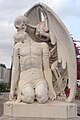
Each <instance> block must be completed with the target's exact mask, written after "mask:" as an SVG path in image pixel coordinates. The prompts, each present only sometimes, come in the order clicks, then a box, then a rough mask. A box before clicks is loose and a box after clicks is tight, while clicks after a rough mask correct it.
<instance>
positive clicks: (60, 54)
mask: <svg viewBox="0 0 80 120" xmlns="http://www.w3.org/2000/svg"><path fill="white" fill-rule="evenodd" d="M40 11H43V14H45V16H47V22H48V29H49V36H50V39H51V43H52V44H53V46H55V45H56V46H57V47H56V49H57V62H58V63H61V65H62V68H63V69H66V68H67V71H68V79H69V88H70V95H69V97H68V98H67V100H66V101H67V102H71V101H73V99H74V97H75V92H76V80H77V75H76V73H77V72H76V71H77V70H76V68H77V67H76V56H75V49H74V45H73V42H72V39H71V37H70V34H69V32H68V30H67V28H66V27H65V25H64V24H63V23H62V21H61V20H60V19H59V18H58V16H57V15H56V14H55V13H54V12H53V11H52V10H51V9H50V8H49V7H48V6H46V5H45V4H42V3H39V4H36V5H35V6H33V7H32V8H31V9H30V10H29V11H28V12H27V13H25V16H26V17H27V18H28V23H29V24H32V25H37V24H39V23H40V22H41V15H40ZM48 41H49V39H48Z"/></svg>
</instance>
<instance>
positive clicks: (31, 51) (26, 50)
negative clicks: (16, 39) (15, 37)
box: [20, 43, 42, 56]
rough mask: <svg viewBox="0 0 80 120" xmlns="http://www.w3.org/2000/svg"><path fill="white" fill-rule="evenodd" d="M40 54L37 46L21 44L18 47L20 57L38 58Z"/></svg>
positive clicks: (39, 48)
mask: <svg viewBox="0 0 80 120" xmlns="http://www.w3.org/2000/svg"><path fill="white" fill-rule="evenodd" d="M41 53H42V50H41V47H40V45H39V44H36V43H32V44H26V43H25V44H23V45H22V46H21V47H20V55H21V56H29V55H37V56H40V55H41Z"/></svg>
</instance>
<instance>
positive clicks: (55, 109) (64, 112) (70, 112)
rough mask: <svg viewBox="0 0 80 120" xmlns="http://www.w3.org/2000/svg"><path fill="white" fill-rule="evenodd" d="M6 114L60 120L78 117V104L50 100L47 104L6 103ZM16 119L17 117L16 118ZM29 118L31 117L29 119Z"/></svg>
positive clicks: (14, 116)
mask: <svg viewBox="0 0 80 120" xmlns="http://www.w3.org/2000/svg"><path fill="white" fill-rule="evenodd" d="M4 116H9V117H10V116H11V117H13V118H18V117H19V118H26V119H27V118H31V119H30V120H33V118H34V119H35V118H37V119H36V120H38V118H39V119H41V120H42V119H43V120H44V118H46V119H48V120H49V119H53V120H54V119H55V120H58V118H59V119H60V120H63V119H67V118H76V117H77V105H76V104H73V103H65V102H59V101H49V102H47V103H45V104H39V103H36V102H34V103H33V104H27V103H14V102H10V101H8V102H5V103H4ZM15 120H16V119H15ZM28 120H29V119H28Z"/></svg>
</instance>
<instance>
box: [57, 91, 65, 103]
mask: <svg viewBox="0 0 80 120" xmlns="http://www.w3.org/2000/svg"><path fill="white" fill-rule="evenodd" d="M57 99H58V100H60V101H65V100H66V95H65V93H64V92H62V93H60V95H59V96H57Z"/></svg>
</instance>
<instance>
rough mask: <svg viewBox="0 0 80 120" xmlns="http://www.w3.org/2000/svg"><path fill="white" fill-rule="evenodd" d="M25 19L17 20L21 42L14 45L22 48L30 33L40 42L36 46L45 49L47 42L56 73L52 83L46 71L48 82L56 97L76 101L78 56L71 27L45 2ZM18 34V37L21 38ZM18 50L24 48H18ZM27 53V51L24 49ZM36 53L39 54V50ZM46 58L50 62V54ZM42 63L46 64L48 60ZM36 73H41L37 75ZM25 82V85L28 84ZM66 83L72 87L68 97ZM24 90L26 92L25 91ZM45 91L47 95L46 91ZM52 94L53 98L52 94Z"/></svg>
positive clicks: (52, 68)
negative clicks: (66, 25)
mask: <svg viewBox="0 0 80 120" xmlns="http://www.w3.org/2000/svg"><path fill="white" fill-rule="evenodd" d="M24 18H25V20H24V21H23V22H21V23H20V22H19V23H18V22H15V26H16V28H17V29H18V31H17V33H16V34H15V35H14V39H15V43H17V44H15V45H14V48H15V46H21V47H22V46H23V45H22V43H23V42H24V41H23V39H26V38H27V37H29V36H30V38H29V39H33V40H34V41H36V42H37V43H38V44H39V45H36V46H38V48H39V46H40V44H41V48H42V49H44V48H45V45H43V44H44V43H45V44H46V45H47V46H48V47H49V68H50V70H51V73H52V85H51V82H50V78H49V77H50V75H49V73H50V72H49V73H48V75H47V74H46V73H45V74H46V75H45V79H47V78H48V81H47V82H48V85H49V86H50V87H53V88H54V91H55V92H54V93H53V94H54V99H58V100H65V101H67V102H72V101H73V100H74V97H75V93H76V79H77V75H76V73H77V72H76V56H75V49H74V44H73V41H72V39H71V36H70V34H69V32H68V30H67V28H66V27H65V25H64V24H63V22H62V21H61V20H60V19H59V18H58V16H57V15H56V14H55V13H54V12H53V10H52V9H50V8H49V7H48V6H47V5H45V4H43V3H39V4H36V5H34V6H33V7H32V8H31V9H29V10H28V11H27V12H26V13H25V14H24ZM18 25H19V26H18ZM20 25H21V26H23V27H22V29H19V27H20ZM24 26H27V27H24ZM26 33H28V35H29V36H27V35H26ZM16 35H17V36H18V37H17V38H16ZM34 45H35V44H34ZM24 47H25V46H24ZM18 49H20V48H19V47H18ZM30 49H32V48H30ZM26 50H27V49H26ZM33 51H34V50H33ZM44 51H45V50H43V53H44ZM24 54H27V53H25V52H24ZM36 54H39V53H37V52H36ZM45 54H46V53H45ZM13 57H14V56H13ZM45 58H46V59H45V60H46V61H47V57H45ZM25 59H26V58H25ZM14 61H15V60H13V64H14ZM42 64H44V65H45V63H44V61H43V63H42ZM13 66H14V65H13ZM45 66H47V65H45ZM45 68H47V67H45ZM45 68H42V71H44V69H45ZM22 69H23V68H22ZM35 71H36V70H35ZM51 73H50V74H51ZM13 74H14V72H13V70H12V77H13ZM35 75H36V76H37V74H35ZM46 76H47V77H46ZM23 77H24V76H23ZM13 78H14V77H13ZM13 78H12V79H13ZM12 84H13V82H12ZM20 84H21V83H20ZM25 84H26V83H25ZM25 84H24V85H23V86H25ZM12 86H13V85H12ZM23 86H22V87H23ZM66 86H68V88H69V90H70V93H69V96H68V97H67V98H66V96H65V88H66ZM44 91H45V89H44ZM23 93H25V92H24V91H23ZM44 94H45V95H46V93H44ZM50 97H51V99H53V97H52V96H50ZM45 98H46V100H43V102H42V103H44V102H46V101H47V99H48V98H47V97H45ZM37 99H38V98H37ZM24 101H25V100H24ZM38 102H41V100H40V99H38ZM31 103H32V101H31Z"/></svg>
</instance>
